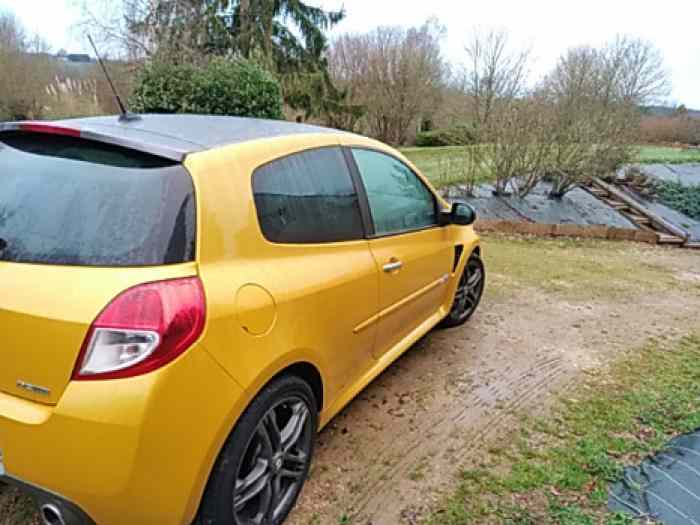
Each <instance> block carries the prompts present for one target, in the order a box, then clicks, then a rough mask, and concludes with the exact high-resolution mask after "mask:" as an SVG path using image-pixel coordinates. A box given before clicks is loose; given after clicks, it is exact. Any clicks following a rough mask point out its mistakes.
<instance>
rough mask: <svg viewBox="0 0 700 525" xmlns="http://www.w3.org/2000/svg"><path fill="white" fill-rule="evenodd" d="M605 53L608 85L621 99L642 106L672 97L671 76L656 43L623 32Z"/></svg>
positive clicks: (609, 45)
mask: <svg viewBox="0 0 700 525" xmlns="http://www.w3.org/2000/svg"><path fill="white" fill-rule="evenodd" d="M601 54H602V57H603V80H604V84H605V87H606V89H607V90H608V92H610V93H612V94H613V95H614V96H615V97H616V99H617V100H618V101H622V102H624V103H627V104H635V105H638V106H639V105H648V104H652V103H654V102H659V101H662V100H663V99H664V98H665V97H668V96H669V94H670V92H671V81H670V76H669V73H668V70H667V69H666V67H665V64H664V59H663V55H662V54H661V51H660V50H659V49H658V48H657V47H656V46H654V44H653V43H652V42H649V41H647V40H644V39H641V38H633V37H630V36H624V35H620V36H617V37H616V38H615V40H613V41H612V42H609V43H608V44H607V45H606V46H605V47H604V48H603V50H602V52H601Z"/></svg>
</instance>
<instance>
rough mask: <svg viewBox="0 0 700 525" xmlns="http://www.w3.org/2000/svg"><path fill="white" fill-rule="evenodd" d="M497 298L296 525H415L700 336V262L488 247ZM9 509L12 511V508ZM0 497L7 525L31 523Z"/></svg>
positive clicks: (371, 395)
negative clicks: (531, 431) (485, 470)
mask: <svg viewBox="0 0 700 525" xmlns="http://www.w3.org/2000/svg"><path fill="white" fill-rule="evenodd" d="M483 249H484V254H485V260H486V265H487V271H488V284H487V289H486V290H487V291H486V293H485V296H484V300H483V303H482V305H481V308H480V309H479V311H478V312H477V313H476V314H475V316H474V317H473V318H472V320H471V321H470V322H469V323H468V324H467V325H466V326H464V327H461V328H457V329H452V330H436V331H433V332H432V333H430V334H428V335H427V336H426V337H425V338H423V339H422V340H421V341H420V342H419V343H418V344H416V345H415V346H414V347H413V348H412V349H411V350H409V351H408V352H407V353H406V354H405V355H404V356H403V357H402V358H400V359H399V360H398V361H397V362H396V363H394V365H392V366H391V367H390V368H389V369H388V370H387V371H386V372H385V373H384V374H383V375H382V376H381V377H379V378H378V379H377V380H376V381H375V382H374V383H373V384H372V385H370V386H369V387H368V388H367V389H366V390H365V391H364V392H362V393H361V394H360V396H359V397H358V398H357V399H355V400H354V401H353V402H352V403H350V405H349V406H348V407H347V408H346V409H345V410H344V411H343V412H342V413H341V414H340V415H339V416H338V417H336V418H335V419H334V420H333V421H332V422H331V424H330V425H329V426H328V427H327V428H326V429H325V430H324V431H323V432H322V433H321V434H320V436H319V437H318V441H317V450H316V458H315V461H314V464H313V467H312V473H311V479H310V480H309V482H308V484H307V485H306V488H305V489H304V493H303V494H302V498H301V500H300V502H299V505H298V507H297V509H296V510H295V511H294V513H293V514H292V516H291V517H290V520H289V523H291V524H292V525H326V524H329V525H333V524H341V525H344V524H351V523H352V524H360V525H370V524H371V525H398V524H413V523H417V522H419V521H420V520H421V518H423V517H425V516H426V515H427V514H428V513H429V512H431V511H432V510H434V509H435V508H436V507H437V506H438V505H439V502H440V501H441V498H442V495H443V494H445V493H447V492H449V491H450V490H451V489H453V488H454V486H455V485H456V481H455V476H456V475H457V474H458V472H459V467H460V465H464V464H467V463H468V464H472V465H473V464H474V463H478V461H479V456H480V454H482V453H483V451H485V450H487V449H488V447H489V442H490V440H492V439H494V438H496V437H501V436H504V435H507V434H508V433H509V432H511V431H512V429H513V428H514V426H515V425H517V422H518V417H519V415H522V414H533V413H537V412H539V411H542V410H543V408H545V407H546V406H547V402H548V400H550V399H552V397H553V396H554V395H557V394H565V393H566V391H567V387H568V386H571V385H573V384H575V382H576V381H577V378H579V377H580V376H581V374H582V373H583V372H584V371H589V372H594V371H595V370H596V369H597V368H599V367H601V366H604V365H605V363H607V362H609V361H611V360H612V359H614V358H615V357H616V356H617V355H619V354H620V353H621V352H624V351H625V350H626V349H629V348H631V347H635V346H637V345H640V344H642V343H643V342H645V341H647V340H648V339H649V338H651V337H657V338H666V337H678V336H680V335H683V334H686V333H688V332H689V331H691V330H693V329H695V330H697V329H698V328H700V322H699V321H698V317H699V314H700V251H699V252H691V251H687V250H680V249H674V248H670V249H669V248H658V247H651V246H647V245H639V244H633V243H612V242H603V241H571V240H563V239H559V240H533V239H520V238H505V237H496V236H494V237H486V238H485V239H484V244H483ZM3 507H4V508H3ZM21 509H24V510H25V511H26V505H25V504H23V503H22V502H21V500H20V501H18V500H17V499H16V495H14V494H13V493H7V492H6V493H5V494H4V495H3V494H2V491H1V490H0V525H19V524H25V523H28V521H27V518H26V517H25V518H19V513H20V510H21Z"/></svg>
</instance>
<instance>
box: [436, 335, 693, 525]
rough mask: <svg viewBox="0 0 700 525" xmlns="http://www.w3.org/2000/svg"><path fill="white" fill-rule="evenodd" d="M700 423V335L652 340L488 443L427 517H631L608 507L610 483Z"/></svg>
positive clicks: (578, 524)
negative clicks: (544, 411) (549, 408)
mask: <svg viewBox="0 0 700 525" xmlns="http://www.w3.org/2000/svg"><path fill="white" fill-rule="evenodd" d="M698 426H700V336H698V335H689V336H687V337H685V338H683V339H682V340H680V341H675V342H660V341H655V340H652V341H651V342H649V343H648V344H647V345H646V346H644V347H643V348H641V349H638V350H634V351H630V352H628V353H627V354H626V355H625V356H624V357H623V358H621V359H620V360H619V361H618V362H617V363H615V364H614V365H612V366H611V368H610V369H609V370H607V371H606V372H596V373H590V374H589V376H588V379H587V380H586V381H585V382H584V383H583V384H582V385H581V386H580V387H578V389H577V390H575V391H572V392H568V393H567V397H566V398H561V399H559V400H558V401H557V402H556V404H555V406H554V408H553V409H552V413H551V414H550V415H548V416H547V417H546V418H539V419H523V420H522V422H521V425H520V428H518V429H514V430H513V431H512V432H511V433H510V434H509V436H508V437H507V438H505V439H504V443H503V444H502V446H501V447H500V448H497V449H496V450H497V451H498V453H497V454H494V453H493V452H494V448H493V447H492V448H491V449H489V451H484V455H483V456H482V458H481V459H480V460H479V462H478V463H477V464H475V465H473V466H470V468H468V469H467V470H464V471H463V472H462V473H461V477H460V480H459V484H458V487H457V490H456V491H455V492H454V494H452V495H451V496H450V497H449V498H447V499H446V501H445V502H444V504H443V505H442V508H440V509H439V510H438V511H437V512H435V513H434V514H433V515H432V516H430V517H429V518H428V519H427V523H429V524H430V525H466V524H471V523H511V524H516V523H520V524H530V523H532V524H535V523H536V524H559V525H588V524H591V525H592V524H598V523H604V524H608V525H626V524H631V523H633V521H632V520H631V519H630V518H629V517H628V516H625V515H622V514H617V513H610V512H608V510H607V507H606V506H607V487H608V485H609V483H611V482H613V481H615V480H617V479H618V478H619V476H620V474H621V472H622V469H623V466H624V465H627V464H631V463H637V462H639V461H641V460H642V459H643V458H644V457H646V456H648V455H649V454H652V453H654V452H656V451H658V450H660V449H661V448H662V447H663V445H664V444H665V443H666V442H667V441H668V440H669V439H670V438H671V437H673V436H676V435H678V434H681V433H685V432H689V431H691V430H694V429H695V428H697V427H698Z"/></svg>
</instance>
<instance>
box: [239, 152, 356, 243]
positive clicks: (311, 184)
mask: <svg viewBox="0 0 700 525" xmlns="http://www.w3.org/2000/svg"><path fill="white" fill-rule="evenodd" d="M253 193H254V195H255V206H256V209H257V212H258V220H259V221H260V227H261V229H262V232H263V234H264V235H265V237H266V238H267V239H268V240H270V241H272V242H279V243H323V242H337V241H349V240H353V239H361V238H363V237H364V230H363V228H362V219H361V216H360V206H359V202H358V197H357V193H356V192H355V187H354V186H353V183H352V178H351V177H350V172H349V171H348V167H347V164H346V163H345V159H344V157H343V153H342V151H341V149H340V148H335V147H330V148H320V149H315V150H309V151H304V152H301V153H296V154H293V155H289V156H287V157H284V158H282V159H279V160H275V161H273V162H270V163H269V164H266V165H264V166H262V167H260V168H258V169H257V170H256V171H255V173H254V174H253Z"/></svg>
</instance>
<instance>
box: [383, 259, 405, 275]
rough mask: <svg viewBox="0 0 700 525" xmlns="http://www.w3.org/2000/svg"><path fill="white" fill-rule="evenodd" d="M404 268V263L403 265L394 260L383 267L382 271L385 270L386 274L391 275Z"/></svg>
mask: <svg viewBox="0 0 700 525" xmlns="http://www.w3.org/2000/svg"><path fill="white" fill-rule="evenodd" d="M402 266H403V263H402V262H401V261H397V260H392V261H391V262H388V263H386V264H385V265H384V266H383V267H382V269H383V270H384V271H385V272H386V273H391V272H394V271H396V270H400V269H401V267H402Z"/></svg>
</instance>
